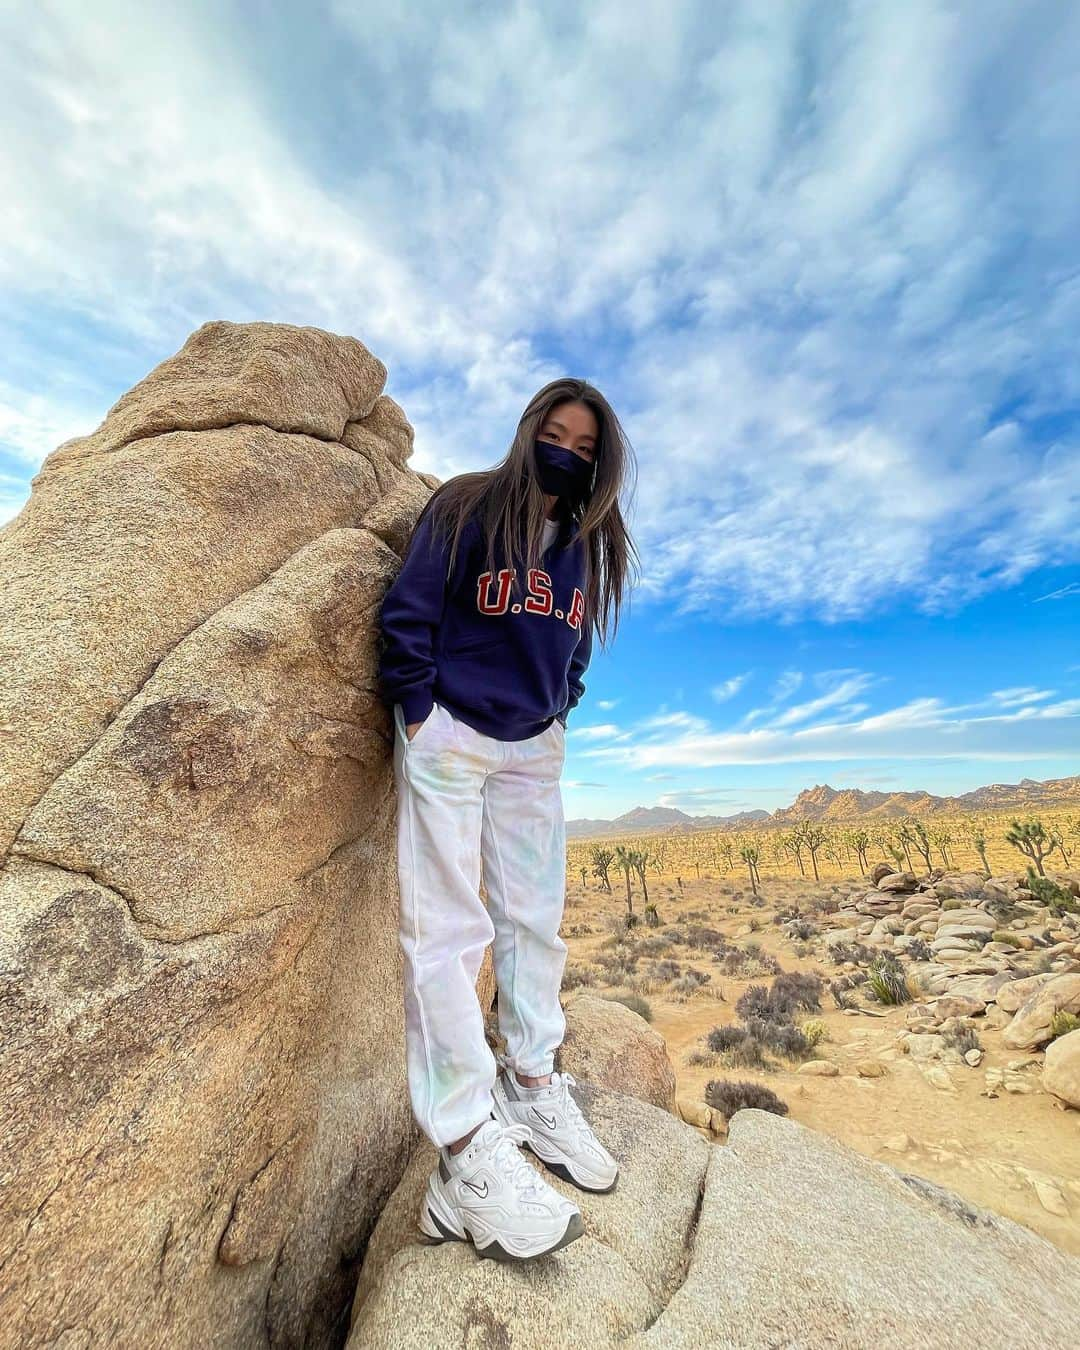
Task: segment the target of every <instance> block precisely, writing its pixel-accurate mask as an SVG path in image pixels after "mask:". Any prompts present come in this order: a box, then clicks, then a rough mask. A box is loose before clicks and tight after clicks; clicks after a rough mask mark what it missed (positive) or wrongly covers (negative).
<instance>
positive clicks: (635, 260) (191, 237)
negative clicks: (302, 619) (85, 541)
mask: <svg viewBox="0 0 1080 1350" xmlns="http://www.w3.org/2000/svg"><path fill="white" fill-rule="evenodd" d="M0 37H2V38H3V41H2V42H0V75H2V78H0V102H2V103H3V105H4V107H3V125H4V128H5V135H4V137H3V138H2V140H0V157H2V159H3V161H4V169H5V181H7V182H8V183H12V184H14V185H15V186H14V190H12V191H9V193H8V194H7V199H6V202H5V207H4V210H3V212H2V213H0V232H2V245H3V247H2V248H0V344H2V350H3V352H4V360H3V363H2V366H0V520H4V519H7V518H9V517H10V516H12V515H14V514H15V513H17V512H18V510H19V509H20V508H21V506H22V504H23V502H24V501H25V500H26V497H27V495H28V493H29V481H30V478H31V477H32V475H33V473H34V472H35V471H36V469H37V466H38V465H39V464H40V462H41V460H42V458H43V457H44V456H45V455H46V454H47V453H48V452H49V451H50V450H52V449H53V448H54V447H55V446H56V445H58V444H59V443H60V442H61V441H63V440H65V439H67V438H68V437H71V436H75V435H80V434H84V433H86V432H88V431H90V430H92V429H93V428H94V427H95V426H96V425H97V424H98V423H99V422H100V421H101V419H102V417H103V416H104V414H105V412H106V410H107V409H108V407H109V406H110V405H111V404H112V403H113V402H114V401H115V400H116V399H117V398H118V397H119V396H120V394H121V393H123V392H124V390H125V389H127V388H129V387H130V386H131V385H132V384H133V383H135V381H136V380H138V379H140V378H141V377H142V376H143V375H144V374H145V373H146V372H147V371H148V370H149V369H151V368H152V367H153V366H154V365H156V364H157V363H158V362H159V361H161V360H163V359H164V358H165V357H167V356H168V355H170V354H171V353H172V352H174V351H175V350H176V349H177V348H178V347H179V346H180V345H181V344H182V343H183V342H184V340H185V339H186V338H187V336H188V335H189V333H190V332H191V331H192V330H193V329H194V328H196V327H197V326H198V325H199V324H201V323H203V322H205V321H206V320H209V319H220V318H225V319H230V320H233V321H236V322H243V321H246V320H254V319H269V320H275V321H280V322H288V323H301V324H313V325H316V326H318V327H322V328H326V329H329V330H331V331H333V332H338V333H349V334H352V335H354V336H356V337H359V338H360V339H362V340H363V341H364V342H365V343H366V344H367V345H368V346H369V347H371V349H372V350H373V351H374V352H375V353H376V354H377V355H378V356H379V357H380V358H381V359H382V360H383V361H384V362H385V363H386V365H387V366H388V368H389V371H390V377H389V381H388V385H387V390H388V392H390V393H391V394H393V395H394V396H395V397H396V398H397V399H398V400H399V401H400V402H401V403H402V405H403V406H404V408H405V409H406V412H407V414H408V415H409V417H410V419H411V420H412V422H413V424H414V426H415V428H416V451H415V455H414V458H413V461H412V463H413V465H414V467H416V468H418V469H423V470H426V471H429V472H432V473H435V474H437V475H438V476H439V477H441V478H446V477H450V476H451V475H453V474H456V473H460V472H463V471H464V470H467V469H473V468H481V467H486V466H488V465H491V464H493V463H495V462H496V461H497V460H498V459H500V458H501V456H502V455H503V453H504V452H505V449H506V447H507V445H508V443H509V440H510V438H511V436H512V434H513V430H514V427H515V425H516V423H517V419H518V417H519V416H520V414H521V411H522V409H523V407H524V406H525V404H526V402H527V401H528V399H529V398H530V397H531V395H532V394H533V393H534V392H535V390H536V389H537V388H539V387H540V386H541V385H542V384H544V383H546V382H547V381H548V380H550V379H552V378H554V377H555V376H557V375H561V374H565V373H571V374H577V375H583V376H585V377H586V378H589V379H591V380H592V381H593V382H594V383H596V384H597V385H598V386H599V387H600V388H601V389H602V390H603V391H604V392H605V394H606V395H607V397H608V398H609V399H610V401H611V402H612V404H613V405H614V407H615V409H616V411H617V412H618V414H619V416H620V418H621V420H622V422H623V424H624V426H625V428H626V430H627V432H628V434H629V436H630V439H631V442H632V444H633V446H634V450H635V455H636V463H637V474H636V478H635V480H634V481H633V483H631V484H629V485H628V492H627V500H626V512H627V516H628V519H629V521H630V526H631V530H632V533H633V536H634V539H635V543H636V546H637V549H638V552H639V554H640V556H641V562H642V571H641V577H640V581H639V584H638V585H637V587H636V589H635V590H634V592H633V594H632V596H631V597H630V599H629V602H628V605H627V607H626V610H625V611H624V616H623V623H622V625H621V627H620V629H619V632H618V634H617V636H616V638H615V640H614V642H613V644H612V646H611V648H610V650H609V651H604V650H602V649H601V648H600V646H599V645H598V646H597V647H596V649H595V654H594V659H593V663H592V666H591V667H590V670H589V671H588V672H587V674H586V685H587V689H586V694H585V698H584V700H583V701H582V704H581V705H580V706H579V708H577V709H576V710H575V711H574V713H573V714H572V715H571V718H570V723H569V732H568V736H567V764H566V771H565V776H564V797H565V802H566V809H567V814H568V815H570V816H582V815H589V816H612V815H615V814H618V813H619V812H620V811H623V810H626V809H628V808H630V807H632V806H634V805H637V804H639V803H642V804H647V805H655V804H670V805H674V806H678V807H681V808H682V809H683V810H687V811H689V812H691V813H699V812H720V813H723V814H727V813H729V812H734V811H738V810H743V809H747V808H753V807H763V808H765V809H769V810H771V809H774V808H775V807H777V806H781V805H785V804H786V803H787V802H789V801H790V800H791V798H792V797H793V796H794V795H795V793H796V792H798V790H799V789H800V788H802V787H804V786H809V785H812V784H814V783H818V782H825V781H827V782H829V783H832V784H833V786H856V787H864V788H882V789H887V788H926V789H928V790H930V791H933V792H939V793H952V792H961V791H966V790H968V789H971V788H974V787H976V786H979V785H980V784H982V783H985V782H995V781H997V782H1000V781H1016V780H1017V779H1019V778H1021V777H1024V776H1028V777H1034V778H1049V777H1059V776H1062V775H1065V774H1071V773H1076V772H1078V771H1080V756H1078V753H1077V752H1078V748H1080V642H1078V641H1077V636H1078V634H1080V623H1078V618H1077V616H1078V611H1080V549H1078V546H1077V526H1078V523H1080V416H1078V410H1080V361H1078V360H1077V346H1078V344H1077V339H1078V336H1080V242H1078V241H1080V175H1078V174H1077V172H1076V164H1077V162H1078V152H1080V146H1078V139H1080V137H1078V134H1077V128H1078V126H1080V7H1077V6H1074V5H1069V4H1065V3H1060V0H1055V2H1054V3H1045V2H1044V3H1039V2H1038V0H1033V2H1029V3H1027V4H1024V5H1016V4H1013V3H995V2H994V0H977V2H974V3H949V4H945V3H920V2H919V0H908V2H907V3H905V4H903V5H897V4H894V3H861V4H854V3H853V4H844V3H840V2H839V0H837V2H835V3H820V4H799V3H785V4H779V3H778V4H761V3H758V2H757V0H747V2H746V3H727V4H724V5H722V6H718V5H715V4H708V3H701V4H679V3H677V0H676V2H675V3H672V0H665V2H664V3H640V2H634V0H619V2H618V3H587V4H585V5H580V4H576V3H575V4H564V3H544V4H542V5H541V4H506V5H496V4H459V5H452V6H445V5H440V4H435V3H431V4H427V3H411V4H409V5H408V6H405V5H397V4H392V3H387V4H384V5H382V6H370V5H361V4H359V3H351V4H350V3H344V2H341V3H306V4H304V5H300V4H295V5H292V6H289V5H286V4H281V5H277V6H265V5H254V4H238V3H234V4H228V3H214V4H209V3H185V4H178V5H173V6H146V5H137V4H132V3H125V4H116V3H109V2H108V0H102V2H99V3H97V4H95V5H93V6H78V5H76V4H74V3H64V4H37V5H33V6H31V5H29V4H23V5H18V4H16V5H14V6H7V7H5V11H4V16H3V18H2V19H0Z"/></svg>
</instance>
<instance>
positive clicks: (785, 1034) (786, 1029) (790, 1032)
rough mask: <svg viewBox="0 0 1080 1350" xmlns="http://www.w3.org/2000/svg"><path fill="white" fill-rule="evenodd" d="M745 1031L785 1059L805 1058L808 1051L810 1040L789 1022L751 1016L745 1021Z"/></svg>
mask: <svg viewBox="0 0 1080 1350" xmlns="http://www.w3.org/2000/svg"><path fill="white" fill-rule="evenodd" d="M746 1031H747V1035H749V1036H750V1037H752V1038H753V1039H754V1040H755V1041H757V1042H758V1044H759V1045H763V1046H765V1047H766V1049H769V1050H772V1051H773V1052H774V1053H775V1054H777V1055H783V1056H784V1058H785V1059H805V1058H806V1056H807V1055H808V1054H809V1053H810V1042H809V1041H808V1040H807V1039H806V1037H805V1036H804V1035H803V1033H802V1032H801V1031H800V1030H799V1028H798V1027H796V1026H793V1025H792V1024H791V1023H790V1022H769V1021H766V1020H765V1019H764V1018H760V1017H751V1018H748V1019H747V1021H746Z"/></svg>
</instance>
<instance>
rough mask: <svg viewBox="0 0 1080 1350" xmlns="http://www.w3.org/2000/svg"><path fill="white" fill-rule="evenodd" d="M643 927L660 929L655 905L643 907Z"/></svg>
mask: <svg viewBox="0 0 1080 1350" xmlns="http://www.w3.org/2000/svg"><path fill="white" fill-rule="evenodd" d="M645 927H646V928H659V927H660V915H659V914H657V912H656V906H655V905H646V906H645Z"/></svg>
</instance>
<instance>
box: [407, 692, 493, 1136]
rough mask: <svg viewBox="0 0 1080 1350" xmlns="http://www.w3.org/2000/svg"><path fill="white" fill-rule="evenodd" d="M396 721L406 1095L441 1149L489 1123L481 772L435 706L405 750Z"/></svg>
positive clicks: (452, 725) (487, 937) (446, 717)
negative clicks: (479, 992)
mask: <svg viewBox="0 0 1080 1350" xmlns="http://www.w3.org/2000/svg"><path fill="white" fill-rule="evenodd" d="M394 718H395V725H396V732H397V734H396V736H395V743H394V776H395V781H396V785H397V791H398V840H397V842H398V888H399V893H400V902H401V908H400V927H399V937H400V941H401V946H402V950H403V952H404V954H405V1033H406V1063H407V1070H408V1081H409V1096H410V1100H411V1103H412V1108H413V1114H414V1115H415V1117H416V1121H417V1124H418V1125H419V1126H420V1128H421V1129H422V1130H423V1132H424V1133H425V1134H426V1135H427V1137H428V1138H429V1139H430V1140H431V1142H432V1143H433V1144H435V1145H448V1144H451V1143H454V1142H456V1141H457V1140H459V1139H461V1138H463V1137H464V1136H465V1135H466V1134H468V1133H469V1132H470V1131H471V1130H473V1129H475V1128H476V1127H477V1126H478V1125H480V1124H481V1123H482V1122H483V1121H484V1120H486V1119H487V1117H488V1115H489V1114H490V1111H491V1088H492V1084H493V1083H494V1081H495V1072H496V1066H495V1059H494V1056H493V1055H492V1053H491V1049H490V1047H489V1046H488V1044H487V1041H486V1040H485V1038H484V1017H483V1013H482V1011H481V1009H480V1003H479V1000H478V999H477V997H476V980H477V976H478V974H479V971H480V963H481V961H482V959H483V955H484V949H485V948H486V947H487V945H488V943H489V942H490V941H491V939H492V937H493V936H494V930H493V928H492V923H491V920H490V918H489V917H488V913H487V910H486V909H485V907H484V903H483V901H482V900H481V898H480V891H479V885H480V833H481V819H482V797H481V786H482V783H483V778H484V774H485V772H486V768H485V766H484V764H483V763H482V761H481V759H480V757H478V755H477V753H476V750H475V748H474V747H472V746H470V747H468V753H462V752H461V748H460V745H459V741H458V736H457V731H456V724H455V722H454V720H453V719H452V718H451V716H450V714H449V712H448V711H447V710H446V709H445V708H443V707H442V706H441V704H438V703H436V704H435V706H434V707H433V708H432V710H431V713H430V714H429V716H428V718H427V720H425V722H424V723H423V724H422V725H421V727H420V728H419V730H418V731H417V732H416V734H415V736H414V738H413V740H411V741H409V740H408V739H407V737H406V735H405V724H404V720H403V717H402V712H401V707H400V705H399V704H395V706H394Z"/></svg>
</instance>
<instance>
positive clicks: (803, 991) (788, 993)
mask: <svg viewBox="0 0 1080 1350" xmlns="http://www.w3.org/2000/svg"><path fill="white" fill-rule="evenodd" d="M821 990H822V980H821V976H820V975H811V974H809V973H807V972H805V971H799V970H786V971H782V972H781V973H780V974H779V975H778V976H777V977H776V979H775V980H774V981H773V988H772V992H773V998H774V999H782V1000H783V1001H784V1002H785V1003H786V1004H788V1005H790V1008H791V1010H792V1011H793V1012H794V1010H795V1009H796V1008H805V1009H806V1010H807V1011H808V1012H811V1011H813V1010H814V1009H815V1008H820V1007H821Z"/></svg>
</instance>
